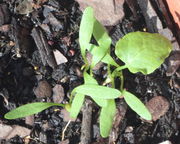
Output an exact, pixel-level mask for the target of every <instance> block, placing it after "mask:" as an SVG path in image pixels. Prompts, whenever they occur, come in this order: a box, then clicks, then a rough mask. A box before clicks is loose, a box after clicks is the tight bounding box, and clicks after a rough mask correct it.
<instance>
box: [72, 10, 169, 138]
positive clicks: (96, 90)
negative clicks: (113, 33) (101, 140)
mask: <svg viewBox="0 0 180 144" xmlns="http://www.w3.org/2000/svg"><path fill="white" fill-rule="evenodd" d="M92 36H93V37H94V39H95V40H96V42H97V43H98V46H97V45H94V44H91V43H90V40H91V38H92ZM79 44H80V48H81V54H82V57H83V59H84V62H85V65H84V66H83V68H84V84H83V85H80V86H78V87H76V88H75V89H74V90H73V91H72V97H73V96H74V99H73V101H72V98H71V101H72V108H71V109H70V114H71V116H72V117H75V118H76V117H77V115H78V113H79V111H80V108H81V106H82V105H83V102H84V99H85V95H86V96H90V97H91V98H92V99H93V100H94V101H95V102H96V103H97V104H98V105H99V106H100V108H101V112H100V133H101V136H102V137H107V136H109V132H110V130H111V127H112V123H113V118H114V115H115V112H116V105H115V101H114V100H115V99H116V98H119V97H123V98H124V100H125V101H126V103H127V104H128V105H129V107H130V108H131V109H132V110H133V111H135V112H136V113H137V114H138V115H139V116H141V117H142V118H144V119H146V120H151V119H152V116H151V114H150V112H149V111H148V109H147V108H146V106H145V105H144V104H143V103H142V102H141V101H140V100H139V99H138V98H137V97H136V96H135V95H133V94H132V93H130V92H128V91H127V90H125V89H124V88H123V84H124V77H123V74H122V70H123V69H125V68H127V69H128V70H129V71H130V72H131V73H137V72H141V73H143V74H145V75H146V74H150V73H152V72H153V71H154V70H156V69H157V68H158V67H159V66H160V65H161V64H162V63H163V62H164V60H165V58H166V57H168V55H169V53H170V52H171V49H172V46H171V43H170V42H169V40H167V39H166V38H165V37H163V36H161V35H159V34H151V33H147V32H132V33H129V34H127V35H125V36H124V37H123V38H122V39H120V40H119V41H118V42H117V44H116V47H115V54H116V56H117V57H118V58H119V59H120V60H121V61H123V62H124V63H125V65H123V66H120V65H118V64H117V63H116V62H115V61H114V60H113V58H112V57H111V56H110V44H111V38H110V37H109V36H108V34H107V32H106V30H105V28H104V27H103V26H102V25H101V24H100V23H99V22H98V21H97V20H96V18H95V17H94V15H93V9H92V8H91V7H88V8H86V9H85V10H84V13H83V16H82V20H81V24H80V31H79ZM87 51H88V52H90V53H91V54H92V63H91V64H89V63H88V61H87V59H86V53H87ZM100 61H101V62H104V63H106V64H107V65H108V77H107V81H108V83H111V85H112V88H109V87H106V86H99V85H98V83H97V81H96V80H95V79H94V78H93V70H92V69H93V67H94V66H95V65H96V64H97V63H98V62H100ZM111 66H114V67H115V70H114V71H111V70H110V67H111ZM88 70H89V71H90V73H89V74H88ZM116 77H119V78H120V79H121V86H120V90H117V89H115V83H114V79H115V78H116Z"/></svg>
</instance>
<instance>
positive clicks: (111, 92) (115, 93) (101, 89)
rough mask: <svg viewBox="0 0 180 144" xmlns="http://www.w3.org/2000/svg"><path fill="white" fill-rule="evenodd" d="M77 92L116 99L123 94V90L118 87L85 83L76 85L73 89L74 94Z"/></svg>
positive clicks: (93, 96) (94, 96) (100, 97)
mask: <svg viewBox="0 0 180 144" xmlns="http://www.w3.org/2000/svg"><path fill="white" fill-rule="evenodd" d="M75 93H81V94H84V95H87V96H91V97H92V98H99V99H115V98H118V97H119V96H120V95H121V92H120V91H119V90H117V89H114V88H109V87H105V86H99V85H92V84H84V85H80V86H78V87H76V88H75V89H74V90H73V91H72V94H75Z"/></svg>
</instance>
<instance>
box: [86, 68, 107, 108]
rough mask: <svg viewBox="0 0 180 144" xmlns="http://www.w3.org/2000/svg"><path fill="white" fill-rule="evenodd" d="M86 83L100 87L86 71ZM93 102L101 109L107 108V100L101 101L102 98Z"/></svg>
mask: <svg viewBox="0 0 180 144" xmlns="http://www.w3.org/2000/svg"><path fill="white" fill-rule="evenodd" d="M83 74H84V82H85V84H94V85H98V83H97V81H96V80H95V79H94V78H93V77H92V76H90V75H89V74H88V73H87V72H86V71H84V73H83ZM93 100H94V101H95V102H96V103H97V104H98V105H99V106H100V107H104V106H107V100H105V99H100V98H93Z"/></svg>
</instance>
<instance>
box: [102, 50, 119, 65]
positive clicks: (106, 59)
mask: <svg viewBox="0 0 180 144" xmlns="http://www.w3.org/2000/svg"><path fill="white" fill-rule="evenodd" d="M101 61H102V62H104V63H106V64H110V65H113V66H115V67H119V65H118V64H117V63H116V62H115V61H114V59H113V58H112V57H111V56H110V54H108V53H107V54H106V55H105V57H103V59H102V60H101Z"/></svg>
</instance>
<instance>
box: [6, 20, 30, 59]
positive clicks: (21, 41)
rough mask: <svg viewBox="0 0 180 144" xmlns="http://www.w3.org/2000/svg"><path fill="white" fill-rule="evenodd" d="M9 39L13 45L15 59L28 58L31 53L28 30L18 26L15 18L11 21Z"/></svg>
mask: <svg viewBox="0 0 180 144" xmlns="http://www.w3.org/2000/svg"><path fill="white" fill-rule="evenodd" d="M11 31H12V34H10V36H11V38H12V39H13V41H14V43H15V48H14V49H13V50H12V52H13V53H14V55H15V56H16V58H20V57H22V56H23V57H29V56H30V54H31V52H32V42H33V40H32V38H31V36H30V29H28V28H26V27H23V26H20V25H19V24H18V22H17V20H16V19H15V18H12V21H11Z"/></svg>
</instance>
